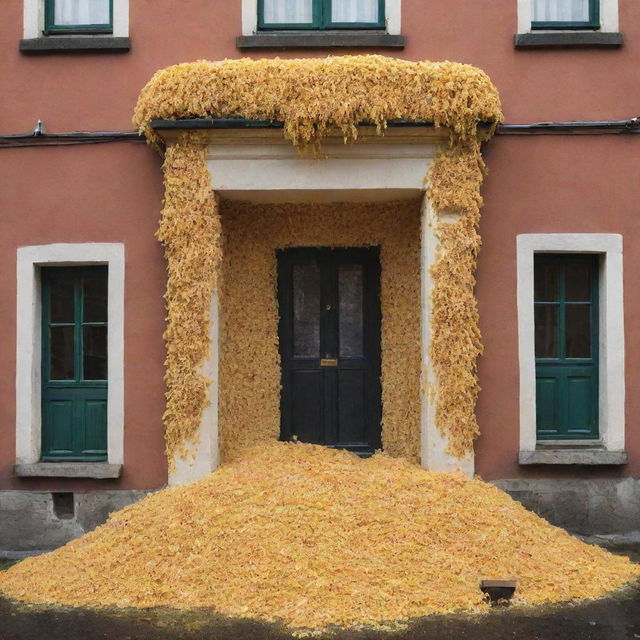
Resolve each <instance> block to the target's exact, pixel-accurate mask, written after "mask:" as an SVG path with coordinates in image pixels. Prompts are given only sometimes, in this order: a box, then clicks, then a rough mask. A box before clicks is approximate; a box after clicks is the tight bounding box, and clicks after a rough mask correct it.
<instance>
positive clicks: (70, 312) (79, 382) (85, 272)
mask: <svg viewBox="0 0 640 640" xmlns="http://www.w3.org/2000/svg"><path fill="white" fill-rule="evenodd" d="M107 291H108V270H107V267H106V266H94V267H49V268H43V269H42V460H43V461H56V460H82V461H91V460H106V459H107V384H108V383H107V357H108V356H107V342H108V297H107Z"/></svg>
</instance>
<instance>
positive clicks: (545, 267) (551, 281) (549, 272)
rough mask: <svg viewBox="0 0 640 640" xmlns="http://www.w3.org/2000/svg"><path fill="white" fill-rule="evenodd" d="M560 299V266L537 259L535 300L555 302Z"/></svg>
mask: <svg viewBox="0 0 640 640" xmlns="http://www.w3.org/2000/svg"><path fill="white" fill-rule="evenodd" d="M557 299H558V264H557V263H556V262H547V261H545V260H543V259H538V258H536V259H535V267H534V300H535V301H536V302H555V301H556V300H557Z"/></svg>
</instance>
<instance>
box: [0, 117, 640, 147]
mask: <svg viewBox="0 0 640 640" xmlns="http://www.w3.org/2000/svg"><path fill="white" fill-rule="evenodd" d="M151 124H152V127H153V128H154V129H156V130H157V131H168V130H182V129H265V128H274V129H281V128H282V127H283V124H282V123H281V122H268V121H255V120H243V119H240V118H234V119H216V118H200V119H194V120H155V121H153V122H152V123H151ZM429 124H430V123H426V122H408V121H390V122H389V123H388V126H390V127H405V126H414V127H415V126H426V125H429ZM480 127H481V128H483V129H488V128H490V127H491V123H486V122H485V123H480ZM639 133H640V117H635V118H630V119H628V120H577V121H571V122H533V123H526V124H508V123H506V124H500V125H498V126H497V128H496V132H495V134H496V135H499V136H502V135H612V134H614V135H629V134H639ZM109 142H143V143H144V142H146V140H145V138H144V136H143V135H141V134H140V133H138V132H137V131H70V132H66V133H45V132H44V131H43V130H42V122H41V121H40V120H38V122H37V124H36V126H35V128H34V130H33V131H32V132H31V133H17V134H5V135H0V149H14V148H19V147H62V146H78V145H84V144H104V143H109Z"/></svg>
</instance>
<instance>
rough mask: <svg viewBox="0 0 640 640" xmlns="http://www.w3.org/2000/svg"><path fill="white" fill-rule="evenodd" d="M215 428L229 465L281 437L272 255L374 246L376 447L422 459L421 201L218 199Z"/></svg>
mask: <svg viewBox="0 0 640 640" xmlns="http://www.w3.org/2000/svg"><path fill="white" fill-rule="evenodd" d="M220 210H221V214H222V228H223V246H224V256H223V271H222V274H223V281H222V284H221V296H220V302H221V314H222V322H221V325H222V333H221V335H222V339H221V341H220V387H219V393H220V399H219V402H220V405H219V407H220V408H219V423H218V424H219V429H220V449H221V454H222V459H223V460H227V459H230V458H231V457H233V456H234V455H235V454H237V453H238V452H239V451H241V450H242V449H243V448H245V447H248V446H251V445H252V444H256V443H258V442H261V441H266V440H276V439H278V436H279V434H280V380H281V371H280V356H279V353H278V307H277V299H276V250H277V249H283V248H285V247H318V246H324V247H334V248H335V247H358V246H361V247H366V246H379V247H380V262H381V266H382V278H381V291H380V302H381V308H382V332H381V333H382V335H381V351H382V354H381V355H382V442H383V448H384V450H385V451H386V452H387V453H388V454H390V455H393V456H403V457H405V458H407V459H409V460H412V461H417V460H418V459H419V455H420V449H419V444H420V424H419V422H420V360H421V353H420V352H421V345H420V203H419V202H415V201H405V202H382V203H346V202H343V203H332V204H302V205H301V204H283V205H273V204H269V205H265V204H262V205H258V204H249V203H243V202H233V201H230V202H221V206H220Z"/></svg>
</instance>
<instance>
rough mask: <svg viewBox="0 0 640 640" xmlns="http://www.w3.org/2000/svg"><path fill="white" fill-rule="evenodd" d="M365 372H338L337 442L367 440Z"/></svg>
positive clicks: (346, 370) (345, 442)
mask: <svg viewBox="0 0 640 640" xmlns="http://www.w3.org/2000/svg"><path fill="white" fill-rule="evenodd" d="M366 400H367V394H366V372H365V371H358V370H353V371H349V370H348V369H345V370H343V371H338V437H337V442H338V443H341V444H347V443H349V442H363V441H364V440H366V439H367V417H366V414H365V413H364V412H363V411H362V407H366V406H367V402H366Z"/></svg>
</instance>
